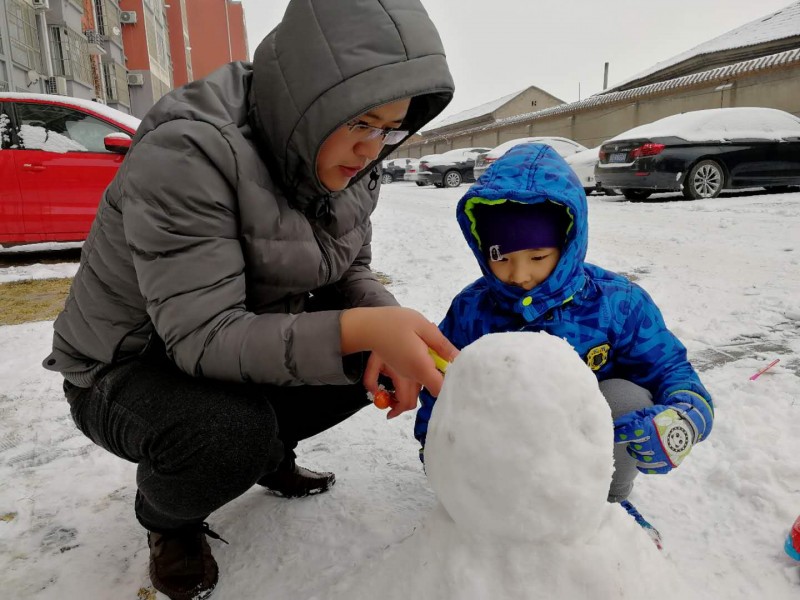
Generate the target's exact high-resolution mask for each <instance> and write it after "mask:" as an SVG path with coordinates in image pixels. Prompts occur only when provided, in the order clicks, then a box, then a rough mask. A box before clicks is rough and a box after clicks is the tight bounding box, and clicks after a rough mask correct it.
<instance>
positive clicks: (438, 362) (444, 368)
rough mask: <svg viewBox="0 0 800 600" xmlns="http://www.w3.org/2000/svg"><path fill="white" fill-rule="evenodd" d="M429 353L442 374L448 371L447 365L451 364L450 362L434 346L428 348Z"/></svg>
mask: <svg viewBox="0 0 800 600" xmlns="http://www.w3.org/2000/svg"><path fill="white" fill-rule="evenodd" d="M428 354H430V355H431V358H432V359H433V364H435V365H436V368H437V369H438V370H439V371H441V373H442V375H444V373H445V372H447V367H449V366H450V363H449V362H447V361H446V360H445V359H443V358H442V357H441V356H439V355H438V354H436V352H435V351H434V350H433V349H432V348H428Z"/></svg>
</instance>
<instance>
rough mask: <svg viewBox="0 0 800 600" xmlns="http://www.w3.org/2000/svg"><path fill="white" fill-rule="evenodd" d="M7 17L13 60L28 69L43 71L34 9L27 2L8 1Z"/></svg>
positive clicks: (18, 0)
mask: <svg viewBox="0 0 800 600" xmlns="http://www.w3.org/2000/svg"><path fill="white" fill-rule="evenodd" d="M6 15H8V33H9V38H10V40H9V42H10V44H9V45H10V46H11V60H13V61H14V62H15V63H17V64H19V65H22V66H23V67H25V68H26V69H32V70H34V71H37V72H38V71H41V70H42V56H41V52H40V50H39V33H38V32H37V31H36V14H35V13H34V11H33V7H32V6H31V5H30V4H28V3H27V2H25V0H8V1H7V2H6Z"/></svg>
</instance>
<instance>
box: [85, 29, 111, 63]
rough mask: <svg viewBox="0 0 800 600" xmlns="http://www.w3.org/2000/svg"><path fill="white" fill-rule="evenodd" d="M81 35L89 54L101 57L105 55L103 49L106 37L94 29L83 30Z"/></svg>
mask: <svg viewBox="0 0 800 600" xmlns="http://www.w3.org/2000/svg"><path fill="white" fill-rule="evenodd" d="M83 35H84V36H85V37H86V41H87V42H88V43H89V54H91V55H92V56H103V55H104V54H105V53H106V49H105V48H104V47H103V46H104V44H105V42H106V36H104V35H102V34H101V33H98V32H97V31H96V30H94V29H87V30H85V31H84V32H83Z"/></svg>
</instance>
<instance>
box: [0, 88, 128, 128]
mask: <svg viewBox="0 0 800 600" xmlns="http://www.w3.org/2000/svg"><path fill="white" fill-rule="evenodd" d="M0 100H40V101H42V100H46V101H48V102H57V103H58V104H65V105H67V106H74V107H76V108H82V109H84V110H89V111H92V112H94V113H97V114H98V115H100V116H102V117H105V118H107V119H109V120H111V121H115V122H116V123H119V124H120V125H124V126H125V127H127V128H129V129H132V130H133V131H136V129H137V128H138V127H139V124H140V123H141V122H142V121H141V119H137V118H136V117H134V116H132V115H129V114H127V113H124V112H122V111H121V110H117V109H116V108H111V107H110V106H106V105H105V104H100V103H99V102H92V101H91V100H84V99H83V98H73V97H71V96H56V95H53V94H25V93H20V92H3V93H0Z"/></svg>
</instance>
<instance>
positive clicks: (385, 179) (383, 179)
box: [381, 173, 394, 184]
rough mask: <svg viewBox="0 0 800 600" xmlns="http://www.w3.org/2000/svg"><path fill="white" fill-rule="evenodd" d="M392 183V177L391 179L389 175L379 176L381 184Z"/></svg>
mask: <svg viewBox="0 0 800 600" xmlns="http://www.w3.org/2000/svg"><path fill="white" fill-rule="evenodd" d="M393 181H394V177H392V174H391V173H384V174H383V175H381V183H384V184H386V183H392V182H393Z"/></svg>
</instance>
